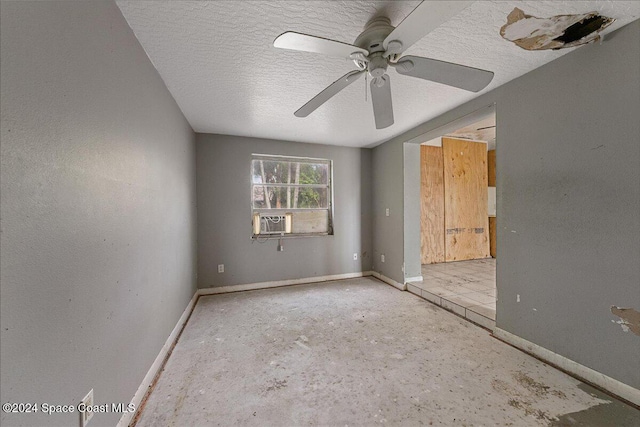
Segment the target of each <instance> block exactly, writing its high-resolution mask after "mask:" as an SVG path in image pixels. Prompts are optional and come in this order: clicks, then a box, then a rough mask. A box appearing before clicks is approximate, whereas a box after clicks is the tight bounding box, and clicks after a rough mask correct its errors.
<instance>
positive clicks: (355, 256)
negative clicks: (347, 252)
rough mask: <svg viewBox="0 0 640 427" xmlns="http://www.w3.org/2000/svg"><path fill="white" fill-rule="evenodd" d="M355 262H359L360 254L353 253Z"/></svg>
mask: <svg viewBox="0 0 640 427" xmlns="http://www.w3.org/2000/svg"><path fill="white" fill-rule="evenodd" d="M353 260H354V261H357V260H358V252H354V253H353Z"/></svg>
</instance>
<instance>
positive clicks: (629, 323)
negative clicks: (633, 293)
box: [611, 305, 640, 336]
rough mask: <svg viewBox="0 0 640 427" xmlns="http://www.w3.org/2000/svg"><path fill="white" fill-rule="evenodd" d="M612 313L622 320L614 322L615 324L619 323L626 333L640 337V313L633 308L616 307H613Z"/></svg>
mask: <svg viewBox="0 0 640 427" xmlns="http://www.w3.org/2000/svg"><path fill="white" fill-rule="evenodd" d="M611 313H613V314H615V315H616V316H618V317H619V318H620V320H618V321H615V320H612V322H613V323H617V324H619V325H620V326H621V327H622V330H623V331H625V332H629V331H631V332H633V333H634V334H636V335H638V336H640V312H638V311H636V310H634V309H633V308H621V307H616V306H615V305H612V306H611Z"/></svg>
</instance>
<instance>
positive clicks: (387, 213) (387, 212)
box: [384, 208, 389, 216]
mask: <svg viewBox="0 0 640 427" xmlns="http://www.w3.org/2000/svg"><path fill="white" fill-rule="evenodd" d="M384 214H385V215H386V216H389V208H387V209H385V211H384Z"/></svg>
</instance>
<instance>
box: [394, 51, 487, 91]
mask: <svg viewBox="0 0 640 427" xmlns="http://www.w3.org/2000/svg"><path fill="white" fill-rule="evenodd" d="M395 69H396V71H397V72H398V73H400V74H404V75H405V76H411V77H417V78H419V79H425V80H431V81H434V82H437V83H442V84H445V85H449V86H454V87H457V88H460V89H464V90H469V91H471V92H479V91H481V90H482V89H484V88H485V87H487V85H488V84H489V83H490V82H491V80H492V79H493V72H491V71H486V70H481V69H479V68H473V67H467V66H465V65H460V64H452V63H451V62H444V61H438V60H436V59H429V58H422V57H420V56H411V55H409V56H403V57H402V58H400V60H399V61H398V63H397V64H395Z"/></svg>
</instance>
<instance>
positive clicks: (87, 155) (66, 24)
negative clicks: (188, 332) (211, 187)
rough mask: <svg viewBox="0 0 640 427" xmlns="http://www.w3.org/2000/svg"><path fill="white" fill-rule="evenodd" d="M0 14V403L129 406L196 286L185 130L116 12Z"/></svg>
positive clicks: (98, 421)
mask: <svg viewBox="0 0 640 427" xmlns="http://www.w3.org/2000/svg"><path fill="white" fill-rule="evenodd" d="M0 15H1V17H2V18H1V19H2V20H1V25H0V27H1V29H2V33H1V36H0V38H1V43H2V45H1V46H2V47H1V49H2V51H1V56H2V61H1V69H0V76H1V79H2V100H1V103H2V104H1V105H2V117H1V144H2V163H1V166H2V168H1V170H2V174H1V182H2V187H1V188H2V191H1V193H2V196H1V216H2V223H1V227H2V233H1V246H2V252H1V254H2V255H1V287H0V295H1V297H0V300H1V310H0V311H1V317H0V323H1V331H0V334H1V338H0V339H1V341H2V347H1V358H0V361H1V364H2V365H1V371H2V374H1V375H2V378H1V382H2V392H1V398H0V401H2V402H3V403H4V402H39V403H45V402H46V403H52V404H77V403H78V402H79V401H80V399H82V397H84V395H85V394H86V393H87V392H88V391H89V390H90V389H91V388H93V389H94V392H95V403H96V404H102V403H110V402H125V403H128V402H129V401H130V400H131V398H132V397H133V395H134V393H135V391H136V390H137V388H138V386H139V385H140V383H141V382H142V379H143V377H144V375H145V374H146V372H147V370H148V369H149V367H150V366H151V363H152V362H153V360H154V359H155V357H156V356H157V355H158V353H159V351H160V349H161V348H162V345H163V344H164V342H165V340H166V339H167V337H168V336H169V334H170V332H171V330H172V329H173V327H174V326H175V325H176V322H177V320H178V318H179V317H180V315H181V314H182V312H183V310H184V309H185V308H186V306H187V304H188V302H189V300H190V298H191V297H192V296H193V294H194V292H195V289H196V287H195V261H196V256H195V255H196V252H195V241H196V236H195V232H196V216H195V215H196V210H195V147H194V145H195V134H194V133H193V131H192V130H191V128H190V126H189V125H188V123H187V122H186V121H185V119H184V117H183V116H182V114H181V112H180V110H179V109H178V107H177V105H176V104H175V102H174V100H173V98H172V97H171V95H170V94H169V92H168V91H167V89H166V87H165V85H164V83H163V82H162V80H161V78H160V77H159V75H158V74H157V72H156V71H155V68H154V67H153V65H152V64H151V62H150V61H149V59H148V58H147V56H146V54H145V52H144V51H143V49H142V47H141V46H140V45H139V43H138V41H137V39H136V38H135V36H134V34H133V32H132V31H131V30H130V29H129V27H128V25H127V23H126V21H125V20H124V18H123V17H122V15H121V14H120V11H119V10H118V8H117V6H116V5H115V3H113V2H69V3H60V2H15V3H13V2H4V1H3V2H2V4H1V11H0ZM0 417H1V418H0V419H1V422H2V425H3V426H9V425H28V426H33V425H66V426H74V425H77V424H78V414H77V413H75V414H72V415H50V416H46V415H42V413H38V414H37V415H36V414H28V415H24V416H18V415H14V414H5V413H2V414H1V415H0ZM119 418H120V414H114V413H111V414H96V416H95V417H94V419H93V420H92V421H91V425H92V426H100V425H115V424H116V423H117V421H118V419H119Z"/></svg>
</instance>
